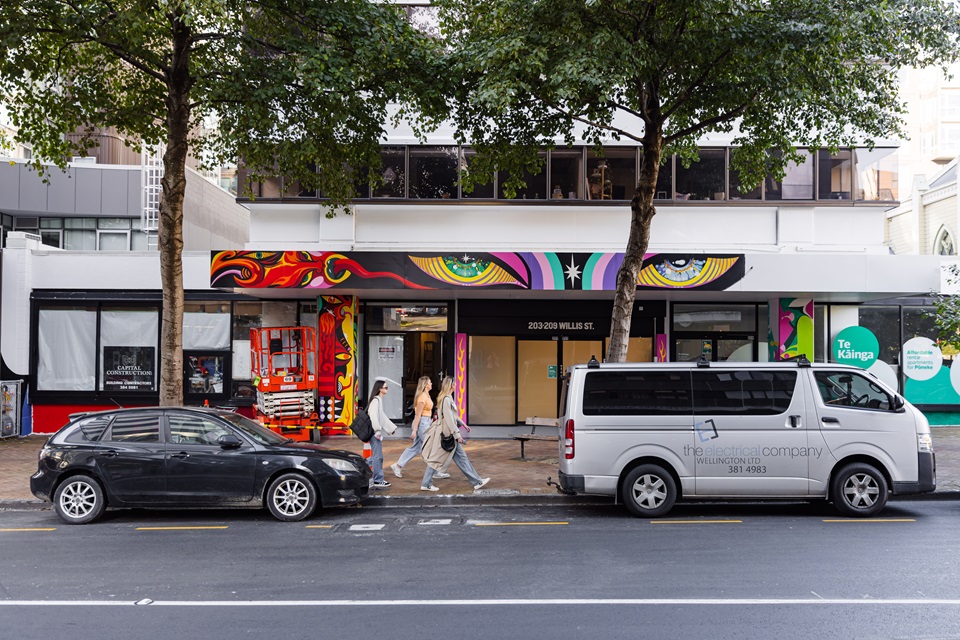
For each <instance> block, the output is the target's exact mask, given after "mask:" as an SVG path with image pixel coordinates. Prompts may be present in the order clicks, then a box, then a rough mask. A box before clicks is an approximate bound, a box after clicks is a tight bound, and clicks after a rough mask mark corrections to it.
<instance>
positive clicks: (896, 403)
mask: <svg viewBox="0 0 960 640" xmlns="http://www.w3.org/2000/svg"><path fill="white" fill-rule="evenodd" d="M903 405H904V402H903V398H901V397H900V396H893V410H894V411H900V409H903Z"/></svg>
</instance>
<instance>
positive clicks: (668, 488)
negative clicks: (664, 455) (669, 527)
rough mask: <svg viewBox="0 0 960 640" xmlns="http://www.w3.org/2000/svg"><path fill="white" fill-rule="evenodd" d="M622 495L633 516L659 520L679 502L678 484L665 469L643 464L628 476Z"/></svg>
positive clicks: (624, 481)
mask: <svg viewBox="0 0 960 640" xmlns="http://www.w3.org/2000/svg"><path fill="white" fill-rule="evenodd" d="M620 493H621V497H622V498H623V503H624V504H625V505H627V509H629V510H630V513H632V514H633V515H635V516H637V517H640V518H659V517H660V516H663V515H666V513H667V512H668V511H670V509H672V508H673V503H674V502H676V501H677V483H676V482H674V481H673V476H671V475H670V474H669V473H668V472H667V471H666V469H664V468H663V467H659V466H657V465H655V464H642V465H640V466H639V467H637V468H636V469H634V470H632V471H631V472H630V473H628V474H627V477H626V478H624V480H623V488H622V489H621V491H620Z"/></svg>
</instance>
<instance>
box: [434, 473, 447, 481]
mask: <svg viewBox="0 0 960 640" xmlns="http://www.w3.org/2000/svg"><path fill="white" fill-rule="evenodd" d="M433 477H434V478H439V479H440V480H443V479H444V478H449V477H450V474H449V473H443V472H440V473H435V474H433Z"/></svg>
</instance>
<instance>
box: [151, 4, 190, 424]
mask: <svg viewBox="0 0 960 640" xmlns="http://www.w3.org/2000/svg"><path fill="white" fill-rule="evenodd" d="M170 21H171V25H172V27H173V53H172V56H171V61H170V67H169V69H168V71H167V78H166V80H167V98H166V107H167V146H166V150H165V151H164V154H163V182H162V186H163V193H162V197H161V198H160V228H159V238H158V241H159V246H160V282H161V284H162V286H163V321H162V323H161V327H160V405H161V406H176V405H181V404H183V256H182V254H183V198H184V194H185V193H186V188H187V180H186V165H187V144H188V136H189V132H190V102H189V96H190V87H191V84H192V79H191V77H190V64H189V61H190V59H189V56H190V51H189V35H190V31H189V27H188V26H186V25H185V24H184V23H183V20H182V15H181V14H179V13H175V14H171V16H170Z"/></svg>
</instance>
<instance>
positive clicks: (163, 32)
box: [0, 0, 445, 203]
mask: <svg viewBox="0 0 960 640" xmlns="http://www.w3.org/2000/svg"><path fill="white" fill-rule="evenodd" d="M178 35H185V37H184V38H183V39H178V38H177V36H178ZM0 51H2V52H3V53H2V54H0V105H2V106H5V107H6V108H7V109H8V110H9V113H10V116H11V119H12V121H13V124H14V126H15V127H17V129H18V134H17V136H18V138H19V139H20V140H21V141H23V142H28V143H30V144H31V145H32V146H33V150H34V157H35V158H37V160H36V164H37V166H38V167H39V163H40V161H41V159H48V160H51V161H54V162H57V163H58V164H60V165H63V163H65V162H66V161H67V160H68V159H69V157H70V156H72V155H80V154H82V152H83V150H84V149H89V148H90V147H91V146H92V145H93V144H94V143H93V142H92V141H91V138H90V136H89V135H88V136H86V137H80V138H79V139H77V138H73V137H71V138H69V139H68V138H65V137H64V134H66V133H69V132H72V131H75V130H78V129H79V130H86V131H88V133H90V134H92V133H93V128H94V127H115V128H116V130H117V131H118V132H119V133H120V134H121V135H123V136H126V137H128V138H129V140H130V141H131V144H132V145H133V146H136V147H139V146H140V145H141V144H142V143H150V144H155V143H160V142H167V140H168V138H169V134H170V132H171V127H174V126H180V123H175V122H174V121H173V119H174V118H176V117H177V116H175V115H173V114H174V112H175V110H176V108H177V107H178V106H179V105H177V104H175V100H176V97H175V96H172V95H171V91H170V85H171V81H172V80H175V79H177V77H178V74H184V75H182V76H180V77H181V78H185V86H186V88H187V90H188V92H187V99H188V103H187V105H186V106H187V107H188V108H189V114H190V116H189V117H190V119H189V123H188V131H189V144H190V146H191V153H192V154H193V155H194V156H196V157H202V158H207V159H208V160H209V161H210V163H211V164H219V163H224V162H235V161H236V160H237V158H243V160H244V164H245V165H246V166H247V167H248V168H249V169H250V170H251V172H252V173H253V174H254V176H255V177H260V176H272V175H286V176H290V177H292V178H293V179H296V180H299V181H300V182H301V184H302V185H303V188H305V189H313V188H317V187H319V188H321V189H322V190H323V192H324V194H325V195H327V196H330V197H331V198H333V200H334V201H335V202H337V203H344V202H346V201H347V200H348V199H349V198H350V197H351V196H352V195H353V180H352V177H351V176H349V175H348V174H347V173H346V172H344V171H343V167H344V165H345V164H350V165H352V166H366V165H371V166H377V165H378V164H379V146H378V142H379V140H380V138H382V137H383V135H384V131H385V129H384V127H385V126H386V124H387V121H388V116H389V115H390V114H391V113H392V110H391V105H392V104H400V105H404V107H405V108H403V109H401V112H400V113H401V115H407V116H412V117H413V116H415V117H417V118H422V120H421V122H426V123H428V124H429V123H430V122H431V120H432V118H433V117H435V116H437V115H440V116H442V115H443V109H444V107H445V100H444V97H443V83H441V82H440V81H438V77H439V76H440V74H439V73H438V71H437V65H438V64H439V62H440V61H439V56H438V55H437V54H436V44H435V42H434V40H433V39H430V38H428V37H426V36H424V35H422V34H420V33H419V32H417V31H416V30H415V29H413V28H412V27H411V26H410V25H409V24H408V22H407V20H406V18H405V15H404V13H403V11H402V10H401V9H399V8H398V7H396V6H393V5H391V4H386V3H372V2H367V1H366V0H333V1H323V0H255V1H253V2H248V1H244V0H113V1H111V0H77V1H62V0H5V2H4V9H3V12H2V17H0ZM211 126H212V127H213V128H212V130H211V129H210V127H211ZM314 167H316V168H317V169H318V171H314Z"/></svg>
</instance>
